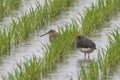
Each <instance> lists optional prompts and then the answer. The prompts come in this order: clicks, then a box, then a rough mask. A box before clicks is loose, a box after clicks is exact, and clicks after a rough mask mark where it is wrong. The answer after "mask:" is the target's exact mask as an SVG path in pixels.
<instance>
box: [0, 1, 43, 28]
mask: <svg viewBox="0 0 120 80" xmlns="http://www.w3.org/2000/svg"><path fill="white" fill-rule="evenodd" d="M36 1H38V2H40V4H41V5H44V0H21V3H20V5H19V7H18V8H17V9H16V10H13V11H12V12H10V13H9V14H8V16H5V17H4V18H3V20H2V21H0V29H1V28H5V27H8V26H9V24H10V23H11V22H12V19H16V20H17V18H20V17H22V16H23V15H24V13H25V12H26V13H29V10H30V8H31V6H32V7H33V8H34V9H35V8H36V6H35V5H36Z"/></svg>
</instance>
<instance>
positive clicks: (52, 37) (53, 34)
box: [41, 29, 58, 42]
mask: <svg viewBox="0 0 120 80" xmlns="http://www.w3.org/2000/svg"><path fill="white" fill-rule="evenodd" d="M47 34H48V35H49V40H50V42H53V41H54V40H55V39H56V37H57V36H58V33H57V32H56V31H55V30H53V29H52V30H49V31H48V32H47V33H45V34H42V35H41V37H42V36H44V35H47Z"/></svg>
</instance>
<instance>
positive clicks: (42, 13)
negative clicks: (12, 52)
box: [0, 0, 69, 55]
mask: <svg viewBox="0 0 120 80" xmlns="http://www.w3.org/2000/svg"><path fill="white" fill-rule="evenodd" d="M67 2H69V1H68V0H53V1H50V3H49V0H46V2H45V6H43V7H42V6H41V5H40V4H39V3H38V2H37V3H36V6H37V8H36V9H33V8H32V7H31V9H30V12H29V14H26V13H25V14H24V16H23V17H21V18H18V19H17V21H16V20H14V19H13V20H12V23H11V24H10V28H7V29H5V30H3V31H1V32H0V33H1V34H2V35H1V38H0V41H1V44H0V50H1V51H0V55H3V54H5V52H6V49H8V48H9V49H10V48H11V46H12V45H17V44H18V43H19V42H21V41H23V40H26V39H27V38H28V37H29V35H30V34H31V33H32V32H34V30H35V29H36V28H37V27H39V28H42V27H43V25H44V24H45V23H47V22H48V21H50V19H51V18H52V17H54V16H55V15H57V13H56V11H53V10H54V9H55V10H60V11H57V12H61V11H62V10H64V7H67V6H68V5H67ZM63 3H64V4H63ZM53 4H54V5H53ZM58 4H59V6H58ZM65 4H66V5H65ZM52 7H53V8H54V9H52ZM57 8H58V9H57ZM59 8H61V9H59ZM51 12H52V13H51ZM51 14H55V15H54V16H52V15H51ZM4 31H7V32H4ZM3 33H4V34H3ZM5 33H6V34H7V36H6V34H5ZM4 38H5V40H8V42H9V44H8V43H7V42H4V41H3V40H4ZM3 42H4V43H3ZM12 43H13V44H12ZM4 44H5V45H4ZM8 46H9V47H8Z"/></svg>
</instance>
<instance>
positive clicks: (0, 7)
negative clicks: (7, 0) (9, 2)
mask: <svg viewBox="0 0 120 80" xmlns="http://www.w3.org/2000/svg"><path fill="white" fill-rule="evenodd" d="M2 17H3V0H0V19H1V18H2Z"/></svg>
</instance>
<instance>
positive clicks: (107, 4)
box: [81, 0, 120, 36]
mask: <svg viewBox="0 0 120 80" xmlns="http://www.w3.org/2000/svg"><path fill="white" fill-rule="evenodd" d="M119 3H120V0H98V2H97V3H96V5H95V4H92V6H91V8H86V11H85V15H84V16H81V17H82V19H81V24H82V32H81V34H83V35H85V36H88V35H91V34H93V33H95V29H99V28H101V27H102V26H103V25H104V23H105V22H106V21H108V20H110V18H111V17H112V16H113V15H116V14H117V12H118V11H119V7H120V5H119Z"/></svg>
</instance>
